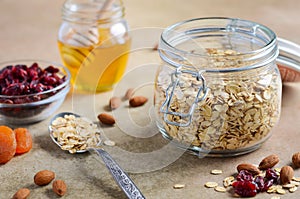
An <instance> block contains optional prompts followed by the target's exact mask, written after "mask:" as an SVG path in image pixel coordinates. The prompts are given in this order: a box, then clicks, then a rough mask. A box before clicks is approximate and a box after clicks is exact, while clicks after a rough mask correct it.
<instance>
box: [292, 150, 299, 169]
mask: <svg viewBox="0 0 300 199" xmlns="http://www.w3.org/2000/svg"><path fill="white" fill-rule="evenodd" d="M292 161H293V164H294V166H295V167H296V168H299V167H300V152H298V153H295V154H294V155H293V157H292Z"/></svg>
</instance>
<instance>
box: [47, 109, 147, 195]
mask: <svg viewBox="0 0 300 199" xmlns="http://www.w3.org/2000/svg"><path fill="white" fill-rule="evenodd" d="M66 115H73V116H75V117H81V116H80V115H78V114H75V113H71V112H62V113H59V114H57V115H55V116H54V117H53V118H52V119H51V121H50V124H49V126H48V129H49V133H50V137H51V139H52V140H53V142H54V143H55V144H57V145H58V146H59V147H60V148H61V147H62V145H61V144H60V143H59V142H58V141H57V139H56V138H55V137H54V135H53V128H52V124H53V121H54V120H56V119H57V118H59V117H62V118H64V117H65V116H66ZM84 119H85V120H86V121H89V120H88V119H86V118H84ZM89 122H90V123H93V122H91V121H89ZM99 132H100V131H99ZM101 144H102V142H101V139H100V141H99V142H98V143H97V145H96V147H89V148H87V149H84V150H76V152H75V153H84V152H87V151H88V152H92V151H95V152H96V154H97V155H98V156H100V157H101V158H102V160H103V162H104V163H105V165H106V167H107V169H108V170H109V171H110V173H111V175H112V176H113V178H114V180H115V181H116V182H117V184H118V185H119V187H120V188H121V189H122V190H123V191H124V193H125V194H126V196H127V197H128V198H129V199H144V198H145V197H144V196H143V194H142V193H141V191H140V190H139V188H138V187H137V186H136V185H135V184H134V182H133V181H132V180H131V179H130V177H129V176H128V175H127V173H126V172H125V171H123V169H122V168H121V167H120V166H119V165H118V163H117V162H116V161H115V160H114V159H113V158H112V157H111V156H110V155H109V153H107V152H106V151H105V150H104V149H103V148H101V147H100V146H101Z"/></svg>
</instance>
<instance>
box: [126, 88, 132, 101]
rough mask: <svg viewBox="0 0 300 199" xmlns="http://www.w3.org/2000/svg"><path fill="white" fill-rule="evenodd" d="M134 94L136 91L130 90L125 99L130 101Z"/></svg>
mask: <svg viewBox="0 0 300 199" xmlns="http://www.w3.org/2000/svg"><path fill="white" fill-rule="evenodd" d="M133 93H134V89H133V88H129V89H128V90H127V91H126V93H125V99H130V98H131V97H132V96H133Z"/></svg>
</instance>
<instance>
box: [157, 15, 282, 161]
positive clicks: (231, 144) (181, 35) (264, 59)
mask: <svg viewBox="0 0 300 199" xmlns="http://www.w3.org/2000/svg"><path fill="white" fill-rule="evenodd" d="M159 54H160V56H161V59H162V60H163V64H162V65H161V66H160V67H159V69H158V72H157V76H156V84H155V109H156V114H157V125H158V127H159V129H160V132H161V133H162V134H163V136H164V137H165V138H168V139H170V140H172V142H174V143H176V144H177V145H178V146H179V147H182V148H184V149H188V150H189V151H192V152H194V153H196V154H197V155H203V154H205V155H206V154H208V155H209V156H234V155H240V154H244V153H248V152H251V151H253V150H255V149H257V148H259V147H260V146H261V144H262V143H263V142H264V141H266V140H267V139H268V138H269V137H270V135H271V130H272V128H273V127H274V125H275V124H276V123H277V122H278V120H279V116H280V108H281V87H282V85H281V78H280V73H279V70H278V68H277V65H276V58H277V56H278V47H277V40H276V35H275V33H274V32H273V31H272V30H270V29H269V28H267V27H265V26H263V25H261V24H257V23H254V22H251V21H245V20H240V19H231V18H200V19H192V20H188V21H184V22H180V23H177V24H175V25H173V26H170V27H169V28H167V29H166V30H165V31H164V32H163V33H162V35H161V40H160V44H159Z"/></svg>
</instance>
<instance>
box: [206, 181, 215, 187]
mask: <svg viewBox="0 0 300 199" xmlns="http://www.w3.org/2000/svg"><path fill="white" fill-rule="evenodd" d="M205 186H206V187H207V188H214V187H216V186H218V183H216V182H207V183H205Z"/></svg>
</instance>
